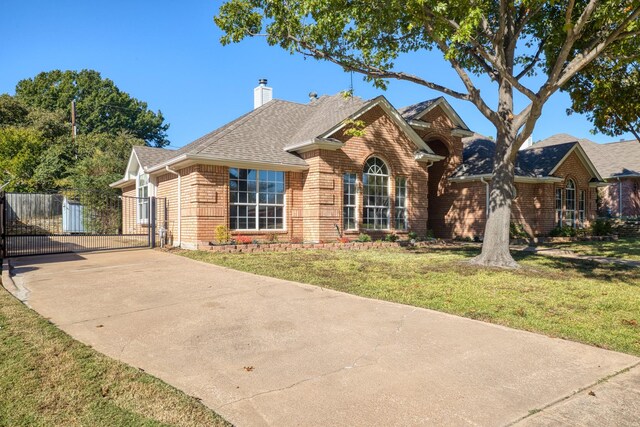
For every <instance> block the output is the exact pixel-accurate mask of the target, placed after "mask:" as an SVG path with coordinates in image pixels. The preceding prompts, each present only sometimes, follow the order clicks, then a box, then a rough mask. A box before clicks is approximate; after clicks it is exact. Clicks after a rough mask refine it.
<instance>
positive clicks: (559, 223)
mask: <svg viewBox="0 0 640 427" xmlns="http://www.w3.org/2000/svg"><path fill="white" fill-rule="evenodd" d="M556 226H557V227H562V188H556Z"/></svg>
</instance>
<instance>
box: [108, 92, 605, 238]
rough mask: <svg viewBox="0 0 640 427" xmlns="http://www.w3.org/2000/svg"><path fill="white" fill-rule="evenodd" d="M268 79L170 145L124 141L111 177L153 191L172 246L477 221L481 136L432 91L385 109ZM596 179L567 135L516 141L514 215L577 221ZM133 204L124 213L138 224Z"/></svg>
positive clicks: (460, 228)
mask: <svg viewBox="0 0 640 427" xmlns="http://www.w3.org/2000/svg"><path fill="white" fill-rule="evenodd" d="M271 93H272V90H271V88H269V87H267V86H266V81H261V82H260V85H259V86H258V87H257V88H255V90H254V106H255V108H254V110H253V111H251V112H249V113H247V114H245V115H243V116H241V117H239V118H238V119H236V120H234V121H232V122H230V123H228V124H226V125H224V126H222V127H221V128H219V129H217V130H215V131H213V132H211V133H209V134H207V135H204V136H203V137H201V138H198V139H197V140H195V141H193V142H192V143H190V144H188V145H186V146H184V147H182V148H180V149H178V150H166V149H157V148H150V147H134V149H133V151H132V153H131V157H130V160H129V164H128V167H127V170H126V171H125V174H124V177H123V178H122V179H121V180H119V181H118V182H115V183H113V184H112V187H116V188H121V189H122V192H123V194H124V195H128V196H134V197H147V196H156V197H159V198H165V199H166V201H167V208H168V211H167V227H168V230H167V231H168V236H169V240H170V241H171V242H172V243H173V244H174V245H176V246H182V247H186V248H197V247H198V246H199V245H207V244H208V242H210V241H212V240H214V237H215V228H216V227H217V226H219V225H223V226H226V227H228V229H229V230H230V231H231V234H232V235H236V236H237V235H245V236H250V237H252V238H256V239H261V240H264V239H269V238H273V236H277V238H278V240H281V241H292V240H293V241H295V240H298V241H308V242H318V241H335V240H336V239H337V238H338V237H339V236H340V235H344V236H347V237H351V238H355V237H356V236H357V235H358V234H360V233H363V232H364V233H368V234H372V235H374V237H382V236H383V235H384V234H388V233H396V234H399V235H406V233H408V232H409V231H414V232H416V233H418V234H419V235H425V234H426V233H427V230H433V232H434V233H435V234H436V236H439V237H448V238H450V237H454V236H456V237H475V236H481V235H482V232H483V228H484V222H485V219H486V206H487V203H486V200H487V198H486V188H487V182H488V180H489V179H490V174H491V167H492V165H491V161H492V160H491V159H492V152H493V151H492V150H493V148H492V147H494V145H493V142H492V141H490V140H488V139H486V138H482V137H480V136H479V135H475V134H473V133H472V132H471V131H470V130H469V128H468V127H467V125H466V124H465V123H464V122H463V120H462V119H461V118H460V117H459V116H458V114H457V113H456V112H455V111H454V110H453V109H452V108H451V106H450V105H449V103H448V102H447V101H446V100H445V99H444V98H442V97H440V98H436V99H433V100H429V101H424V102H421V103H418V104H415V105H411V106H409V107H405V108H402V109H400V110H396V109H395V108H394V107H393V106H392V105H391V104H390V103H389V102H388V101H387V100H386V99H385V98H384V97H382V96H380V97H377V98H374V99H372V100H368V101H364V100H361V99H359V98H356V97H346V98H345V97H344V96H342V95H334V96H323V97H320V98H315V97H312V98H311V99H310V102H309V103H308V104H298V103H293V102H287V101H282V100H275V99H273V100H272V99H271ZM601 181H602V179H601V177H600V175H599V173H598V171H597V170H596V169H595V167H594V166H593V163H592V162H591V161H590V159H589V158H588V156H587V155H586V153H585V151H584V149H583V148H582V146H581V144H579V143H577V142H568V143H563V144H557V146H553V147H549V148H545V147H542V146H540V147H538V146H537V145H536V146H535V147H531V148H528V149H526V150H523V151H522V152H520V154H519V156H518V168H517V177H516V186H517V197H516V200H515V202H514V209H513V215H514V221H516V222H520V223H522V224H523V226H524V228H525V229H526V230H527V232H529V233H530V234H532V235H538V234H546V233H548V232H549V231H550V230H551V229H552V228H554V227H555V226H556V225H557V224H560V223H561V224H567V225H571V226H576V227H577V226H586V225H588V224H589V221H591V220H592V219H593V218H594V217H595V206H596V189H595V186H596V185H598V183H601ZM141 200H144V199H141ZM141 203H143V202H141ZM134 211H136V210H135V209H134V210H131V212H134ZM145 211H146V210H145V209H142V208H141V209H138V210H137V217H136V218H125V221H124V223H125V227H130V228H131V229H134V228H137V227H144V226H145V224H146V218H144V212H145ZM124 231H125V232H127V231H128V230H124Z"/></svg>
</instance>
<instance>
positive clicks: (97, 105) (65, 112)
mask: <svg viewBox="0 0 640 427" xmlns="http://www.w3.org/2000/svg"><path fill="white" fill-rule="evenodd" d="M15 98H16V100H17V101H19V102H21V103H22V105H25V106H26V107H28V108H30V109H40V110H44V111H48V112H52V113H56V114H60V115H62V117H63V118H64V121H65V122H67V123H69V122H70V121H71V102H72V101H73V100H74V99H75V100H76V113H77V117H76V122H77V129H78V133H79V134H89V133H92V132H98V133H108V134H112V135H115V134H117V133H118V132H123V131H124V132H128V133H130V134H132V135H134V136H135V137H136V138H140V139H143V140H145V141H146V142H147V143H148V144H149V145H154V146H156V147H164V146H165V145H167V144H168V143H169V141H168V140H167V134H166V132H167V129H168V128H169V125H168V124H166V123H164V117H163V116H162V112H160V111H158V112H153V111H150V110H149V108H148V106H147V103H146V102H143V101H140V100H138V99H136V98H133V97H132V96H130V95H129V94H128V93H126V92H122V91H121V90H120V89H118V87H117V86H116V85H115V84H114V83H113V81H111V80H109V79H104V78H102V77H101V75H100V73H98V72H97V71H93V70H82V71H79V72H78V71H60V70H54V71H49V72H46V73H40V74H38V75H37V76H36V77H34V78H32V79H25V80H21V81H20V82H18V84H17V86H16V96H15Z"/></svg>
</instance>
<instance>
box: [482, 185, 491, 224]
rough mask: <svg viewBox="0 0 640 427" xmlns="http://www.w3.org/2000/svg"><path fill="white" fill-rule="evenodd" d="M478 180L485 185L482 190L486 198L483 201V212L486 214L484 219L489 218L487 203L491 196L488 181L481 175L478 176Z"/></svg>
mask: <svg viewBox="0 0 640 427" xmlns="http://www.w3.org/2000/svg"><path fill="white" fill-rule="evenodd" d="M480 182H481V183H483V184H484V187H485V191H484V192H485V195H486V198H485V202H484V203H485V208H484V214H485V216H486V219H487V220H488V219H489V203H490V198H491V195H490V194H489V181H486V179H485V177H484V176H483V177H481V178H480Z"/></svg>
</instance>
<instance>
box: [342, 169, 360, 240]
mask: <svg viewBox="0 0 640 427" xmlns="http://www.w3.org/2000/svg"><path fill="white" fill-rule="evenodd" d="M345 175H353V176H355V178H356V179H355V180H354V182H353V184H354V187H355V188H354V190H355V191H354V193H353V195H354V196H355V204H353V205H345V204H344V196H345V192H344V187H345V181H344V176H345ZM344 208H353V222H354V224H355V227H354V228H344V223H345V217H344ZM342 228H343V230H342V231H343V232H345V231H358V230H359V223H358V173H357V172H345V173H343V174H342Z"/></svg>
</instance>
